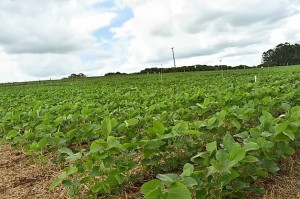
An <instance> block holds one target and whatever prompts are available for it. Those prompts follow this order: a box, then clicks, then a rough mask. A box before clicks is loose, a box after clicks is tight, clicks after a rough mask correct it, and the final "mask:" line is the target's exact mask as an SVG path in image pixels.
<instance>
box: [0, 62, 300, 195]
mask: <svg viewBox="0 0 300 199" xmlns="http://www.w3.org/2000/svg"><path fill="white" fill-rule="evenodd" d="M255 76H256V77H257V81H256V82H255ZM0 93H1V98H0V138H1V144H3V146H6V147H7V146H8V145H12V146H13V147H14V149H12V150H17V151H20V153H22V155H24V157H25V159H29V160H30V162H31V164H28V165H27V166H28V167H30V165H40V166H43V165H44V166H45V167H46V168H51V169H53V170H56V173H55V172H54V171H53V172H52V173H51V174H49V175H56V178H55V179H54V180H53V179H52V180H51V181H49V184H47V188H49V189H50V190H52V191H55V190H58V191H60V192H64V193H65V195H68V196H70V197H72V196H77V197H79V198H83V197H84V198H86V197H87V196H89V197H91V198H93V197H94V198H97V197H98V198H110V197H121V198H126V197H127V195H128V197H127V198H130V197H131V198H138V197H140V198H146V199H156V198H157V199H177V198H178V199H189V198H242V197H243V196H244V195H245V193H246V192H247V193H251V192H253V193H264V189H263V188H262V187H260V186H258V185H257V184H255V182H257V180H260V179H264V178H267V177H268V176H270V174H272V173H276V172H278V171H279V170H280V166H279V164H278V162H279V161H280V162H282V161H284V160H285V159H286V158H288V157H290V156H291V155H293V154H294V153H295V152H296V150H297V149H298V148H299V146H300V142H299V136H300V131H299V127H300V67H299V66H292V67H275V68H264V69H247V70H232V71H224V72H221V71H214V72H193V73H174V74H163V75H162V76H161V75H159V74H155V75H128V76H111V77H99V78H85V79H75V80H73V81H72V80H70V81H47V82H35V83H28V84H25V85H18V84H15V85H1V86H0ZM15 153H18V152H15ZM3 154H4V153H3ZM8 156H9V155H7V157H8ZM3 157H4V155H3ZM3 157H0V158H1V159H2V158H3ZM49 164H51V166H50V167H47V165H49ZM0 166H1V164H0ZM0 168H1V167H0ZM54 168H55V169H54ZM58 168H60V169H58ZM57 170H59V172H57ZM39 172H46V171H45V170H41V171H39ZM47 172H51V171H50V170H48V171H47ZM53 173H55V174H53ZM0 174H1V172H0ZM1 175H5V174H1ZM11 175H13V174H11ZM48 180H49V179H48ZM0 185H1V184H0ZM0 187H1V186H0ZM1 190H2V189H1V188H0V193H1ZM2 191H3V190H2ZM78 195H79V196H78ZM125 196H126V197H125ZM56 198H57V197H56Z"/></svg>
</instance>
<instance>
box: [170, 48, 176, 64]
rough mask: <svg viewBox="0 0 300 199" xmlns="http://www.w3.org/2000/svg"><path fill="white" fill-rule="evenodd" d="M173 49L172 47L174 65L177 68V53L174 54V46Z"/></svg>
mask: <svg viewBox="0 0 300 199" xmlns="http://www.w3.org/2000/svg"><path fill="white" fill-rule="evenodd" d="M171 49H172V53H173V61H174V67H175V68H176V63H175V55H174V47H172V48H171Z"/></svg>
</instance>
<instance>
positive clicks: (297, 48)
mask: <svg viewBox="0 0 300 199" xmlns="http://www.w3.org/2000/svg"><path fill="white" fill-rule="evenodd" d="M261 61H262V65H263V66H287V65H297V64H300V45H299V44H292V45H291V44H290V43H288V42H286V43H283V44H278V45H277V46H276V47H275V48H274V49H270V50H268V51H266V52H264V53H263V54H262V60H261Z"/></svg>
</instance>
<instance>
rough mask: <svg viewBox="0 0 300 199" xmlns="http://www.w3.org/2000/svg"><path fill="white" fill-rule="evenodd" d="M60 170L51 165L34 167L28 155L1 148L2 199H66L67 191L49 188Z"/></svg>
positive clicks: (4, 146) (0, 177)
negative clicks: (50, 189)
mask: <svg viewBox="0 0 300 199" xmlns="http://www.w3.org/2000/svg"><path fill="white" fill-rule="evenodd" d="M59 172H60V169H59V168H58V167H57V166H55V165H53V164H51V163H47V164H45V165H43V166H42V165H34V164H32V163H30V158H29V156H28V155H24V154H23V153H21V152H19V151H17V150H16V149H14V148H12V147H10V146H8V145H2V146H0V198H1V199H21V198H22V199H23V198H24V199H25V198H26V199H27V198H43V199H46V198H47V199H48V198H58V199H62V198H66V197H65V191H64V190H62V189H60V188H57V189H56V190H55V191H49V190H48V186H49V184H50V183H51V181H52V180H53V179H54V178H55V176H57V174H58V173H59Z"/></svg>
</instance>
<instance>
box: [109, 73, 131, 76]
mask: <svg viewBox="0 0 300 199" xmlns="http://www.w3.org/2000/svg"><path fill="white" fill-rule="evenodd" d="M113 75H127V73H120V72H116V73H106V74H105V75H104V76H113Z"/></svg>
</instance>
